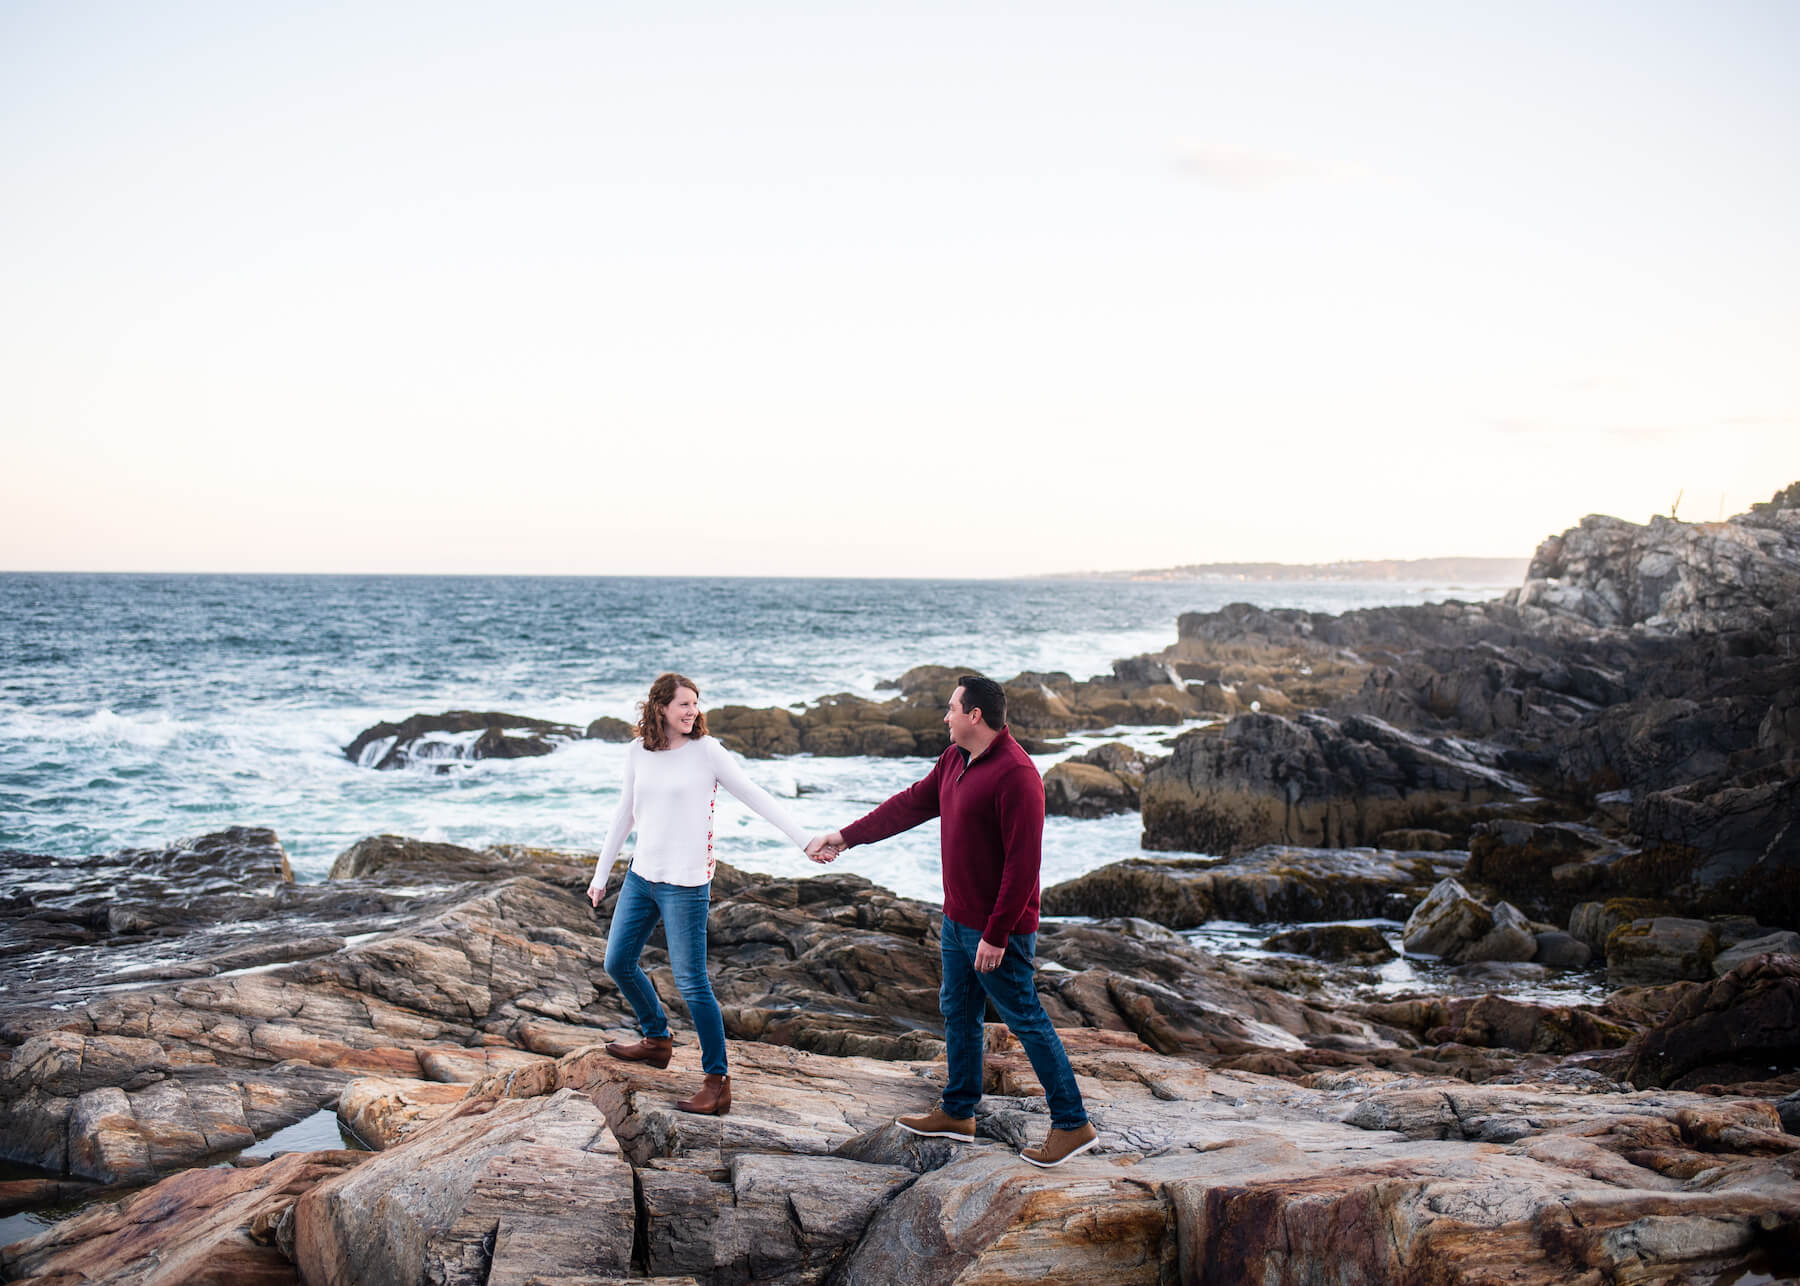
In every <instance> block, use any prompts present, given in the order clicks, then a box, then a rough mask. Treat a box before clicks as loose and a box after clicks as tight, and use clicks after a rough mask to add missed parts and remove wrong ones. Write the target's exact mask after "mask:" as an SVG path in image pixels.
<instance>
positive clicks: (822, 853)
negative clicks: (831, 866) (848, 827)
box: [806, 831, 849, 866]
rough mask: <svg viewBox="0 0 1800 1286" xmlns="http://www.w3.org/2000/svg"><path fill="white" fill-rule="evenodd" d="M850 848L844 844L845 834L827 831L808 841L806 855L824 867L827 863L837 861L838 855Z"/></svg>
mask: <svg viewBox="0 0 1800 1286" xmlns="http://www.w3.org/2000/svg"><path fill="white" fill-rule="evenodd" d="M848 847H849V845H848V844H846V843H844V832H842V831H826V832H825V833H824V834H823V835H814V836H813V837H812V838H811V839H809V840H807V841H806V855H807V856H808V857H810V858H812V860H813V861H815V862H817V863H819V865H821V866H823V865H825V864H826V863H827V862H834V861H836V860H837V855H838V854H839V853H842V852H843V851H844V850H845V849H846V848H848Z"/></svg>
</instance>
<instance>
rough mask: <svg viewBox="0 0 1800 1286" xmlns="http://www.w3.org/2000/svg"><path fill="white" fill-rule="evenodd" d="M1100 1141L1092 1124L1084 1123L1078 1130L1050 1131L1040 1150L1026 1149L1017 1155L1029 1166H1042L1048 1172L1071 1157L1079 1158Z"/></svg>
mask: <svg viewBox="0 0 1800 1286" xmlns="http://www.w3.org/2000/svg"><path fill="white" fill-rule="evenodd" d="M1099 1141H1100V1136H1099V1134H1097V1133H1096V1132H1095V1130H1094V1125H1093V1122H1091V1121H1084V1122H1082V1124H1081V1127H1080V1128H1079V1129H1075V1130H1057V1129H1052V1130H1051V1131H1050V1137H1049V1138H1047V1139H1045V1140H1044V1146H1043V1147H1041V1148H1026V1149H1025V1150H1024V1151H1023V1152H1021V1153H1019V1155H1020V1156H1022V1157H1024V1158H1025V1159H1026V1160H1027V1161H1029V1162H1031V1164H1033V1165H1036V1166H1042V1167H1043V1168H1044V1169H1046V1170H1048V1169H1050V1167H1052V1166H1058V1165H1061V1164H1062V1163H1063V1162H1064V1161H1067V1160H1068V1159H1069V1158H1070V1157H1072V1156H1079V1155H1080V1154H1081V1153H1083V1152H1086V1151H1087V1150H1088V1149H1089V1148H1091V1147H1093V1146H1094V1144H1096V1143H1098V1142H1099Z"/></svg>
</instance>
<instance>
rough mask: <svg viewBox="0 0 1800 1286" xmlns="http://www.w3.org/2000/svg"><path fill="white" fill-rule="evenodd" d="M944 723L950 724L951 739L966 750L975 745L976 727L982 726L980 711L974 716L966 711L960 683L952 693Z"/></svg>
mask: <svg viewBox="0 0 1800 1286" xmlns="http://www.w3.org/2000/svg"><path fill="white" fill-rule="evenodd" d="M944 723H945V724H946V725H948V726H949V729H950V740H952V741H954V742H955V743H956V744H957V745H959V746H961V747H962V748H963V749H964V750H969V749H972V748H973V747H974V743H975V729H976V728H979V727H980V726H981V719H980V717H979V713H977V715H974V716H972V715H970V714H968V713H967V712H966V711H964V709H963V690H962V686H961V685H960V684H959V685H957V689H956V691H954V692H952V693H951V694H950V704H949V706H948V707H947V708H946V709H945V711H944Z"/></svg>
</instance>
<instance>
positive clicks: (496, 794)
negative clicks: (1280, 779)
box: [0, 573, 1503, 900]
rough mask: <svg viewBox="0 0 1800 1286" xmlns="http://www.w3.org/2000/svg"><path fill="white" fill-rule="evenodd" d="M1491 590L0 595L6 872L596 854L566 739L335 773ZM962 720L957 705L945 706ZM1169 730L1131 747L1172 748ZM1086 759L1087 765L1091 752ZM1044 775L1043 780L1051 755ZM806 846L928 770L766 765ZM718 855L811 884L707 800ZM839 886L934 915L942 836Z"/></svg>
mask: <svg viewBox="0 0 1800 1286" xmlns="http://www.w3.org/2000/svg"><path fill="white" fill-rule="evenodd" d="M1502 588H1503V587H1458V588H1456V589H1455V590H1454V591H1452V590H1450V589H1447V588H1446V587H1443V586H1430V585H1417V584H1404V583H1395V582H1384V583H1379V584H1350V583H1342V582H1331V583H1325V582H1318V583H1308V582H1289V583H1262V582H1258V583H1241V584H1217V583H1210V582H1167V581H1159V582H1128V581H1108V580H1024V581H963V580H957V581H933V580H799V579H701V578H633V577H515V576H437V577H427V576H237V575H152V574H143V575H98V574H31V573H4V574H0V849H18V850H22V851H26V852H33V853H48V854H55V855H59V856H75V855H80V854H86V853H103V852H112V851H115V850H118V849H121V848H128V847H162V846H164V845H167V844H169V843H172V842H175V841H177V840H180V839H181V838H183V837H187V836H192V835H198V834H203V833H205V832H207V831H212V830H218V829H222V828H224V827H227V826H238V825H243V826H267V827H272V828H273V829H274V830H275V831H276V832H277V833H278V834H279V835H280V836H281V839H282V842H283V844H284V845H285V847H286V849H287V852H288V855H289V857H290V859H291V861H292V863H293V866H294V872H295V876H296V878H298V879H301V880H318V879H321V878H323V877H324V875H325V873H326V872H327V871H328V870H329V869H330V866H331V862H332V859H333V858H335V857H336V856H337V854H338V853H340V852H342V851H343V850H344V849H345V848H346V847H347V846H349V845H350V844H351V843H353V842H354V841H356V840H357V839H360V838H362V837H363V836H366V835H372V834H377V833H381V832H393V833H398V834H403V835H412V836H416V837H419V838H422V839H433V840H447V841H450V842H453V843H457V844H464V845H470V846H476V847H479V846H483V845H488V844H496V843H520V844H536V845H548V846H552V847H558V848H576V849H588V850H597V849H598V848H599V847H600V845H601V843H602V842H603V841H604V838H605V834H606V827H607V823H608V821H609V820H610V818H611V815H612V811H613V808H614V806H615V805H616V804H617V802H618V788H619V782H620V777H621V770H622V765H623V755H624V747H623V746H619V745H609V744H604V743H599V742H577V743H574V744H571V745H568V746H566V747H564V748H562V749H560V750H558V751H556V752H555V753H554V754H551V755H547V756H544V757H541V758H535V759H515V760H483V761H478V762H473V763H468V764H464V765H459V766H457V767H456V768H455V769H454V770H453V771H450V772H447V773H438V772H433V771H430V770H427V769H423V768H421V769H416V770H410V769H409V770H401V771H391V772H377V771H374V770H373V769H368V768H362V767H359V766H357V765H356V764H353V763H351V762H349V761H348V760H346V759H345V758H344V756H343V753H342V749H343V747H344V746H345V745H346V744H348V743H349V742H350V740H351V739H352V738H354V737H355V736H356V734H357V733H358V732H360V731H361V730H362V729H364V728H365V727H368V726H369V725H371V724H374V723H377V722H380V721H382V720H398V719H402V718H404V717H406V716H407V715H411V714H416V713H437V712H441V711H444V710H452V709H469V710H500V711H505V712H507V713H509V714H522V715H532V716H537V717H541V718H548V719H556V720H560V721H566V722H569V723H573V724H578V725H585V724H586V723H587V722H589V721H590V720H592V719H594V718H596V717H598V716H600V715H613V716H616V717H618V718H623V719H630V718H634V717H635V709H634V707H635V704H636V702H637V701H639V700H640V699H641V698H642V696H643V693H644V690H645V689H646V688H647V687H648V686H649V681H650V680H651V679H652V678H653V677H654V676H655V675H656V674H657V673H659V672H661V671H662V670H667V669H673V670H679V671H681V672H682V673H684V674H686V675H689V676H690V677H692V678H693V679H694V680H695V681H696V682H698V683H699V685H700V688H701V697H702V702H703V704H704V705H706V706H714V705H723V704H728V703H741V704H749V705H783V706H798V705H799V704H801V703H805V702H810V701H814V700H816V699H818V698H819V697H821V696H824V695H826V694H829V693H836V692H851V693H856V694H858V695H861V696H866V697H872V698H880V697H882V696H883V695H884V694H883V693H882V692H881V691H880V690H879V689H878V686H877V685H878V684H879V683H881V681H883V680H891V679H894V678H896V677H898V676H899V675H900V674H902V673H903V672H904V671H906V670H907V669H909V668H911V667H912V666H915V665H923V664H943V665H957V666H966V667H970V668H973V669H977V670H980V671H982V672H984V673H987V674H990V675H993V676H995V677H997V678H1001V679H1007V678H1011V677H1012V676H1013V675H1014V674H1017V673H1019V672H1021V671H1024V670H1063V671H1067V672H1068V673H1069V674H1071V675H1073V676H1074V677H1076V678H1078V679H1080V678H1087V677H1089V676H1090V675H1093V674H1104V673H1109V672H1110V670H1111V667H1112V662H1113V661H1114V660H1115V659H1116V658H1119V657H1125V656H1133V655H1136V654H1139V653H1142V652H1148V651H1154V650H1157V649H1160V648H1162V647H1164V646H1166V645H1168V644H1169V643H1172V642H1174V640H1175V628H1176V627H1175V622H1176V617H1177V616H1178V615H1179V614H1180V613H1182V612H1185V611H1197V610H1209V609H1213V608H1217V607H1220V606H1223V605H1224V604H1226V603H1228V602H1233V601H1243V600H1248V601H1252V602H1256V603H1259V604H1261V605H1263V606H1269V607H1301V608H1307V609H1310V610H1314V611H1327V612H1340V611H1345V610H1348V609H1351V608H1356V607H1369V606H1376V605H1380V604H1391V603H1418V602H1426V601H1433V600H1441V599H1444V598H1452V597H1454V598H1462V599H1468V600H1477V599H1484V598H1490V597H1493V596H1494V595H1496V594H1498V593H1500V592H1501V589H1502ZM946 695H947V694H946ZM1178 731H1179V730H1178V729H1174V728H1161V729H1142V728H1135V729H1130V730H1127V732H1128V735H1129V736H1130V737H1131V738H1132V740H1133V741H1134V742H1135V743H1136V744H1139V745H1142V746H1145V747H1147V748H1150V749H1153V750H1157V749H1160V748H1161V745H1162V743H1163V742H1165V741H1166V740H1167V739H1169V738H1170V737H1172V736H1173V735H1175V733H1176V732H1178ZM1092 740H1093V738H1084V739H1082V740H1081V744H1082V745H1086V744H1091V742H1092ZM1077 752H1078V751H1065V752H1062V753H1061V754H1057V755H1047V756H1043V757H1041V758H1040V759H1039V761H1038V763H1039V767H1040V768H1047V767H1049V765H1051V764H1052V763H1054V762H1056V760H1057V759H1059V758H1061V757H1063V755H1065V754H1069V753H1077ZM747 766H748V769H749V772H750V775H751V776H752V777H753V778H754V779H755V780H756V781H758V782H759V783H761V784H762V785H763V786H765V787H767V788H768V789H769V790H770V791H772V792H773V793H775V794H776V795H778V796H782V797H784V798H785V799H786V800H787V802H788V803H789V804H790V805H791V806H792V808H793V810H794V811H795V813H796V814H797V815H798V816H799V817H800V818H801V820H802V821H803V822H804V824H806V825H807V826H808V827H812V828H817V829H820V830H824V829H828V828H830V827H834V826H839V825H842V824H843V823H845V822H848V821H851V820H853V819H854V818H856V817H858V816H860V815H861V814H862V813H864V812H866V811H867V810H868V809H869V808H870V807H872V806H873V805H875V804H877V803H879V802H880V801H881V800H883V799H885V798H886V797H887V796H888V795H890V794H892V793H893V792H894V791H896V790H898V789H900V788H901V787H902V786H904V785H906V784H907V783H909V782H911V781H913V780H914V779H916V778H917V777H918V776H920V775H922V774H923V772H924V771H925V769H926V768H927V766H928V763H927V761H925V760H922V759H904V760H894V759H865V758H850V759H822V758H811V757H806V756H801V757H797V758H791V759H776V760H751V761H749V763H748V765H747ZM718 827H719V835H720V842H719V855H720V857H721V858H722V859H723V860H725V861H727V862H731V863H734V864H736V865H739V866H742V867H745V868H748V869H751V870H759V871H767V872H770V873H772V874H784V875H806V874H812V873H814V872H816V871H817V869H818V868H817V867H815V866H813V865H812V864H811V863H810V862H808V861H807V860H806V859H805V858H804V857H803V856H802V855H800V854H799V853H798V852H797V851H796V850H795V849H794V848H793V847H792V846H791V845H790V844H789V843H788V842H787V840H786V839H785V838H784V837H783V836H781V835H780V834H779V833H778V832H777V831H776V830H775V829H774V828H773V827H771V826H769V825H767V824H766V823H764V822H763V821H762V820H761V819H760V818H758V817H756V816H755V815H754V814H753V813H751V812H750V811H749V810H748V809H746V808H743V807H741V806H739V805H738V804H737V803H736V801H735V800H732V799H730V798H728V797H727V796H725V795H723V794H722V795H721V798H720V808H719V819H718ZM1138 838H1139V824H1138V818H1137V816H1136V815H1135V814H1129V815H1125V816H1121V817H1114V818H1109V819H1103V820H1099V821H1077V820H1073V819H1068V818H1051V819H1050V820H1049V823H1048V825H1047V827H1046V836H1045V853H1044V870H1043V881H1044V883H1045V884H1046V885H1048V884H1052V883H1055V882H1057V881H1059V880H1063V879H1068V878H1070V877H1072V876H1074V875H1078V874H1080V873H1082V872H1084V871H1088V870H1092V869H1094V868H1095V867H1098V866H1102V865H1105V864H1106V863H1107V862H1111V861H1116V860H1118V859H1120V858H1123V857H1127V856H1130V855H1131V854H1133V853H1135V852H1137V851H1138ZM846 868H847V869H851V870H855V871H858V872H860V873H862V874H864V875H867V876H868V877H869V878H870V879H871V880H874V881H875V882H876V883H878V884H882V885H884V886H886V887H888V888H891V889H894V890H895V891H896V892H899V893H902V894H906V895H908V896H912V897H920V898H928V899H932V900H935V899H936V898H937V897H938V896H939V888H940V885H939V882H938V866H937V831H936V826H935V824H928V825H926V826H922V827H919V828H917V829H916V830H914V831H911V832H909V833H907V834H905V835H901V836H896V837H894V838H893V839H890V840H887V841H885V842H883V843H881V844H879V845H873V846H870V847H868V848H865V849H853V850H851V851H850V852H849V853H846V854H845V855H844V857H843V858H841V859H840V860H839V863H838V865H837V868H836V869H846Z"/></svg>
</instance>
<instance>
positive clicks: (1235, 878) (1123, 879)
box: [1042, 844, 1468, 929]
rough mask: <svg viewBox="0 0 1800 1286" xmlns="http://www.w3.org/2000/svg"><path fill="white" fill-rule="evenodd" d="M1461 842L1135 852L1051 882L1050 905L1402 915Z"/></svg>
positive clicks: (1450, 870)
mask: <svg viewBox="0 0 1800 1286" xmlns="http://www.w3.org/2000/svg"><path fill="white" fill-rule="evenodd" d="M1467 857H1468V855H1467V854H1466V853H1460V852H1454V851H1452V852H1433V853H1394V852H1387V851H1382V850H1377V849H1350V850H1343V849H1312V848H1297V847H1288V846H1284V845H1279V844H1272V845H1267V846H1265V847H1263V848H1259V849H1256V850H1255V851H1253V852H1250V853H1246V854H1244V855H1243V856H1242V857H1236V858H1231V859H1229V860H1221V859H1217V858H1190V857H1136V858H1127V859H1126V860H1125V861H1123V862H1112V863H1109V864H1108V865H1106V866H1103V867H1101V868H1100V869H1099V870H1097V871H1089V872H1088V873H1087V874H1086V875H1081V876H1077V877H1076V878H1075V879H1072V880H1065V881H1064V882H1063V883H1061V884H1055V885H1052V886H1051V887H1049V888H1047V889H1045V890H1044V892H1043V899H1042V902H1043V910H1044V913H1045V914H1046V915H1089V916H1142V917H1144V918H1146V919H1150V920H1155V921H1156V922H1157V923H1159V924H1162V925H1165V926H1167V927H1168V928H1171V929H1191V928H1193V927H1194V926H1196V925H1201V924H1205V923H1206V922H1207V921H1208V920H1246V921H1249V922H1251V923H1261V922H1266V921H1271V920H1290V921H1291V920H1303V921H1317V920H1355V919H1367V918H1371V917H1377V916H1388V917H1393V918H1398V917H1400V916H1404V915H1406V914H1407V913H1408V912H1409V911H1410V910H1411V909H1412V907H1413V906H1414V905H1415V904H1416V903H1417V902H1418V901H1419V900H1420V899H1421V898H1423V897H1424V896H1425V895H1426V893H1428V892H1429V891H1430V890H1431V887H1432V886H1433V885H1434V884H1436V883H1437V882H1438V881H1439V880H1442V879H1445V878H1447V877H1449V876H1452V875H1455V874H1457V873H1459V872H1460V871H1461V870H1462V868H1463V865H1464V863H1465V862H1466V860H1467Z"/></svg>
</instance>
